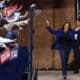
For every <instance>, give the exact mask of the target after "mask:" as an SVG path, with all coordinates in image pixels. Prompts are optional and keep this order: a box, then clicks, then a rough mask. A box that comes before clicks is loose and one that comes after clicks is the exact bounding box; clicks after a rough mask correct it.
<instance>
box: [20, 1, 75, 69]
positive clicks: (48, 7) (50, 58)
mask: <svg viewBox="0 0 80 80" xmlns="http://www.w3.org/2000/svg"><path fill="white" fill-rule="evenodd" d="M25 1H26V4H27V0H25ZM34 1H35V0H34ZM36 3H37V4H38V7H39V9H41V11H42V13H41V15H38V16H36V17H35V18H34V39H33V40H34V41H33V42H34V49H33V67H36V68H38V69H47V68H53V67H54V68H56V69H60V67H61V62H60V55H59V52H58V51H55V50H54V51H52V50H51V44H52V42H53V41H54V40H55V36H53V35H51V34H50V33H49V32H48V31H47V29H46V23H45V18H46V19H48V20H49V21H50V24H51V27H52V28H53V29H57V28H60V27H61V26H62V25H63V24H64V23H65V21H69V22H70V23H71V25H72V27H75V17H76V16H75V0H36ZM27 26H28V25H27ZM26 28H27V27H26ZM26 28H24V29H23V31H22V32H21V36H20V41H21V43H22V44H25V45H26V44H27V42H26V41H27V38H26V35H28V33H27V32H26ZM72 61H73V52H71V56H70V60H69V63H70V62H72Z"/></svg>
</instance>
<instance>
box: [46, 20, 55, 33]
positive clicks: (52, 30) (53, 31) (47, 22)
mask: <svg viewBox="0 0 80 80" xmlns="http://www.w3.org/2000/svg"><path fill="white" fill-rule="evenodd" d="M45 21H46V24H47V29H48V31H49V32H50V33H52V34H56V30H54V29H52V28H51V25H50V22H49V21H48V20H45Z"/></svg>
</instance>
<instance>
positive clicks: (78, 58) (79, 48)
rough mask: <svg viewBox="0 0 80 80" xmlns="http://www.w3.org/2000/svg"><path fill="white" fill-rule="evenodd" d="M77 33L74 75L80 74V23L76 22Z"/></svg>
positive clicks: (75, 36)
mask: <svg viewBox="0 0 80 80" xmlns="http://www.w3.org/2000/svg"><path fill="white" fill-rule="evenodd" d="M75 31H77V32H78V33H76V34H75V35H74V38H75V42H76V46H75V48H74V73H79V68H80V21H79V20H77V21H76V28H75Z"/></svg>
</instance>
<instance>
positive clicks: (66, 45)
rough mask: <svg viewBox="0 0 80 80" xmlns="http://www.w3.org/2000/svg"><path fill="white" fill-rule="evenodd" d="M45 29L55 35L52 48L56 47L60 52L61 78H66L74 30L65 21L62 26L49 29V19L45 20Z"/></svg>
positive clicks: (73, 42) (73, 43)
mask: <svg viewBox="0 0 80 80" xmlns="http://www.w3.org/2000/svg"><path fill="white" fill-rule="evenodd" d="M46 23H47V30H48V31H49V32H50V33H51V34H53V35H55V36H56V40H55V42H54V43H53V44H52V49H58V50H59V52H60V57H61V63H62V74H63V79H64V80H66V79H67V68H68V59H69V55H70V51H71V48H72V47H73V46H74V45H75V40H74V34H75V31H74V30H73V29H72V28H71V25H70V23H69V22H65V24H64V25H63V26H62V28H60V29H57V30H54V29H51V27H50V24H49V21H48V20H46Z"/></svg>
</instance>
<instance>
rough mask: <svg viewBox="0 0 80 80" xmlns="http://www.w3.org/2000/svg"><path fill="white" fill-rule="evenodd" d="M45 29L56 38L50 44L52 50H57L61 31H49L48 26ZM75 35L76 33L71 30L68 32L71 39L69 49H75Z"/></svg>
mask: <svg viewBox="0 0 80 80" xmlns="http://www.w3.org/2000/svg"><path fill="white" fill-rule="evenodd" d="M47 29H48V31H49V32H50V33H51V34H54V35H55V37H56V40H55V41H54V42H53V43H52V49H59V48H60V44H59V39H60V37H61V36H62V34H63V29H62V28H60V29H57V30H54V29H51V27H49V26H48V27H47ZM75 33H76V32H75V31H74V30H73V29H71V30H70V31H69V34H70V37H71V45H70V46H69V47H71V48H73V47H75V39H74V34H75Z"/></svg>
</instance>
